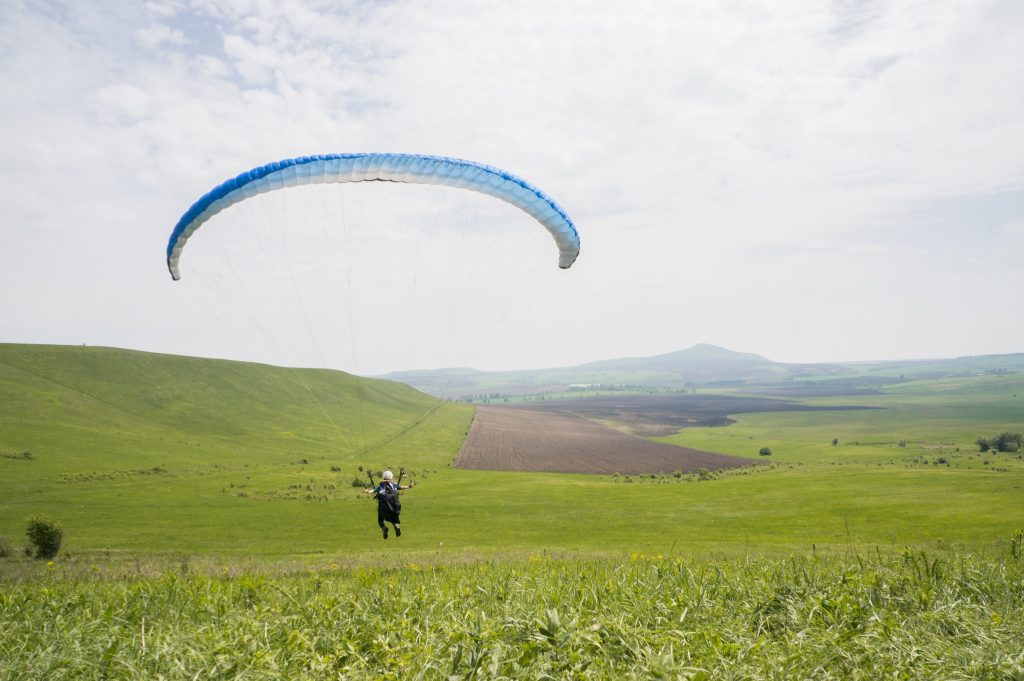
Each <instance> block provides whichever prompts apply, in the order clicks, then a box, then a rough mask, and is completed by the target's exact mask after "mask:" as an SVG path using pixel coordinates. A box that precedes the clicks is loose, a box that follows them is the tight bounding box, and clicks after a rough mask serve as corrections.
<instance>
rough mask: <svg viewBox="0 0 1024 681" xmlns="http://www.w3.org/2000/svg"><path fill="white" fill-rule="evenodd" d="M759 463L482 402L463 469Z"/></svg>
mask: <svg viewBox="0 0 1024 681" xmlns="http://www.w3.org/2000/svg"><path fill="white" fill-rule="evenodd" d="M752 463H757V462H754V461H751V460H749V459H742V458H738V457H733V456H725V455H722V454H713V453H711V452H702V451H700V450H698V449H689V448H687V447H675V446H673V445H668V444H662V443H660V442H651V441H649V440H642V439H640V438H637V437H630V436H629V435H625V434H624V433H620V432H619V431H617V430H613V429H611V428H607V427H605V426H602V425H600V424H597V423H594V422H593V421H588V420H587V419H585V418H582V417H580V416H575V415H573V414H566V413H561V412H552V411H531V410H527V409H522V408H515V409H513V408H507V407H489V406H480V407H477V412H476V418H475V419H474V420H473V427H472V428H471V429H470V431H469V435H468V436H467V437H466V441H465V442H464V443H463V444H462V449H461V450H460V451H459V455H458V456H457V457H456V458H455V466H456V467H457V468H474V469H479V470H500V471H550V472H555V473H606V474H610V473H622V474H632V475H635V474H639V473H671V472H673V471H683V472H684V473H690V472H694V471H696V470H698V469H699V468H707V469H710V470H717V469H720V468H738V467H739V466H747V465H750V464H752Z"/></svg>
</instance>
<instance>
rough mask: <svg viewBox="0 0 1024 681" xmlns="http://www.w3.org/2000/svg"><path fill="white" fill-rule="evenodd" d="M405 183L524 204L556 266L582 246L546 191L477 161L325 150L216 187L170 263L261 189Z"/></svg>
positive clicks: (183, 230) (185, 227)
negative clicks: (547, 238) (210, 223)
mask: <svg viewBox="0 0 1024 681" xmlns="http://www.w3.org/2000/svg"><path fill="white" fill-rule="evenodd" d="M372 181H386V182H407V183H416V184H436V185H444V186H449V187H459V188H464V189H470V190H473V191H476V192H480V193H483V194H487V195H490V196H493V197H495V198H498V199H501V200H502V201H506V202H508V203H510V204H512V205H513V206H516V207H517V208H520V209H521V210H523V211H524V212H526V213H527V214H529V215H530V216H532V217H533V218H534V219H535V220H537V222H539V223H540V224H541V225H543V226H544V227H545V228H547V230H548V231H549V232H550V233H551V235H552V237H554V239H555V243H556V244H557V246H558V250H559V258H558V266H559V267H561V268H562V269H567V268H569V267H571V266H572V264H573V262H575V260H576V257H577V256H578V255H579V251H580V237H579V233H578V232H577V231H576V226H575V225H574V224H573V222H572V220H571V219H570V218H569V216H568V214H566V212H565V211H564V210H563V209H562V208H561V206H559V205H558V204H557V203H555V201H554V199H552V198H551V197H549V196H548V195H547V194H545V193H544V192H543V191H541V190H540V189H538V188H537V187H535V186H533V185H532V184H530V183H529V182H527V181H526V180H523V179H522V178H519V177H517V176H515V175H513V174H512V173H509V172H507V171H504V170H500V169H498V168H494V167H491V166H487V165H484V164H481V163H475V162H473V161H464V160H461V159H456V158H448V157H443V156H424V155H420V154H363V153H356V154H326V155H320V156H300V157H298V158H293V159H287V160H284V161H277V162H274V163H268V164H267V165H264V166H260V167H258V168H253V169H252V170H250V171H248V172H245V173H242V174H241V175H238V176H237V177H234V178H232V179H230V180H227V181H226V182H224V183H222V184H220V185H218V186H217V187H214V188H213V189H211V190H210V191H209V192H207V193H206V194H204V195H203V196H202V197H201V198H200V199H199V200H198V201H196V202H195V203H194V204H193V205H192V207H191V208H189V209H188V211H186V212H185V214H184V215H182V216H181V219H180V220H179V221H178V224H177V225H176V226H175V227H174V231H173V232H172V233H171V238H170V240H169V241H168V243H167V268H168V270H170V273H171V277H172V278H173V279H175V280H178V279H180V278H181V274H180V271H179V269H178V260H179V258H180V257H181V252H182V249H183V248H184V247H185V243H186V242H187V241H188V239H189V237H191V236H192V234H194V233H195V231H196V230H197V229H199V227H201V226H202V225H203V223H205V222H206V221H207V220H209V219H210V218H212V217H213V216H214V215H216V214H217V213H219V212H221V211H222V210H224V209H225V208H227V207H229V206H232V205H234V204H236V203H238V202H240V201H244V200H245V199H248V198H251V197H253V196H256V195H258V194H263V193H266V192H270V191H273V190H275V189H282V188H285V187H292V186H296V185H303V184H329V183H343V182H372Z"/></svg>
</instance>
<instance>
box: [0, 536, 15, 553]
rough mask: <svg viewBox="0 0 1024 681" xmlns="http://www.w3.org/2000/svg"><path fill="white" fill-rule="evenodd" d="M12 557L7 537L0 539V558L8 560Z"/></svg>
mask: <svg viewBox="0 0 1024 681" xmlns="http://www.w3.org/2000/svg"><path fill="white" fill-rule="evenodd" d="M13 555H14V547H13V546H11V542H9V541H7V537H0V558H10V557H11V556H13Z"/></svg>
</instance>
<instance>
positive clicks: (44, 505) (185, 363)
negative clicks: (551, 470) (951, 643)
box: [0, 345, 1024, 561]
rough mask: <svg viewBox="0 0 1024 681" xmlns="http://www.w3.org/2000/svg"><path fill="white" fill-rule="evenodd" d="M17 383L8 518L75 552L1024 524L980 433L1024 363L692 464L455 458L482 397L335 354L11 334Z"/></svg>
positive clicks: (1015, 490)
mask: <svg viewBox="0 0 1024 681" xmlns="http://www.w3.org/2000/svg"><path fill="white" fill-rule="evenodd" d="M0 401H2V403H3V405H4V408H3V410H2V414H0V454H2V456H0V537H4V538H6V540H7V541H8V542H9V543H12V544H14V545H20V544H21V543H23V533H24V527H25V519H26V517H27V516H29V515H30V514H32V513H34V512H45V513H48V514H50V515H51V516H53V517H55V518H57V519H58V520H60V521H61V522H62V523H63V524H64V526H65V529H66V539H65V543H64V547H63V548H64V550H65V551H66V552H68V553H70V554H71V555H72V556H75V555H88V554H98V553H102V554H103V555H117V554H131V555H135V554H150V555H167V554H185V555H204V556H224V557H238V556H247V557H253V556H255V557H266V558H271V559H296V558H302V557H308V558H311V559H313V558H319V557H323V558H325V559H330V560H337V559H341V560H345V561H364V560H374V559H375V556H378V555H379V554H380V552H382V551H384V550H385V548H386V550H387V552H388V553H389V554H390V555H393V554H394V553H395V552H399V553H401V554H408V555H409V556H411V557H432V559H441V560H448V559H460V560H467V559H468V560H472V559H474V558H475V557H478V556H489V555H493V554H507V555H518V554H523V555H528V554H532V553H536V552H538V551H570V552H582V553H588V554H592V553H599V554H629V553H632V552H636V551H640V552H663V553H672V554H673V555H742V554H747V553H775V554H788V553H789V552H793V551H797V552H803V551H809V550H815V551H821V550H826V551H827V550H836V549H846V548H849V547H851V546H854V547H874V546H882V547H898V548H902V547H912V548H929V547H936V546H940V547H941V546H963V547H968V548H972V549H974V548H977V549H982V548H990V547H993V546H998V545H1001V544H1005V542H1006V541H1007V539H1008V537H1010V536H1011V535H1012V534H1013V532H1015V531H1016V530H1017V529H1020V528H1022V527H1024V504H1022V503H1020V499H1021V485H1022V483H1024V460H1022V459H1021V454H1020V453H991V452H990V453H985V454H982V453H980V452H978V451H977V449H978V448H977V446H976V445H975V444H974V441H975V439H976V438H977V437H978V436H982V435H991V434H995V433H998V432H1001V431H1004V430H1015V431H1020V430H1021V429H1022V424H1024V379H1022V378H1020V377H1019V375H1016V374H1011V375H1004V376H979V377H964V378H956V379H943V380H929V381H918V382H908V383H903V384H898V385H894V386H892V387H889V388H886V389H885V390H884V392H881V393H880V394H877V395H857V396H856V397H845V398H844V397H833V398H827V399H817V400H813V401H810V400H809V402H811V403H814V404H833V405H850V404H855V405H859V406H870V407H876V409H871V410H851V411H829V412H787V413H764V414H748V415H741V416H739V417H737V420H736V423H734V424H732V425H730V426H728V427H722V428H699V429H687V430H684V431H682V432H681V433H679V434H677V435H674V436H671V437H668V438H664V439H665V440H666V441H669V442H675V443H678V444H684V445H687V446H691V447H696V448H701V449H707V450H710V451H715V452H722V453H728V454H735V455H738V456H745V457H749V458H750V459H751V462H752V464H758V465H753V466H752V467H750V468H745V469H740V470H738V471H735V472H730V473H721V474H712V475H705V476H696V475H689V476H679V477H675V476H653V477H652V476H641V477H636V476H634V477H632V478H624V477H614V476H589V475H565V474H542V473H539V474H538V473H499V472H486V471H466V470H458V469H454V468H452V467H451V466H450V462H451V461H452V460H453V458H454V456H455V454H456V452H457V451H458V448H459V446H460V444H461V441H462V438H463V436H464V434H465V433H466V432H467V430H468V428H469V426H470V423H471V419H472V417H473V408H472V407H471V406H468V405H460V404H455V403H450V402H442V401H438V400H435V399H432V398H430V397H427V396H425V395H422V394H421V393H418V392H416V391H413V390H411V389H409V388H407V387H405V386H402V385H400V384H395V383H389V382H384V381H373V380H367V379H356V378H354V377H351V376H348V375H346V374H343V373H340V372H332V371H323V370H297V369H281V368H277V367H270V366H263V365H255V364H245V363H238V362H226V361H219V360H204V359H195V358H184V357H175V356H165V355H155V354H147V353H139V352H130V351H124V350H112V349H104V348H75V347H50V346H19V345H2V346H0ZM834 438H836V439H837V440H838V444H836V445H833V444H832V440H833V439H834ZM762 447H769V448H770V449H771V451H772V454H771V456H759V455H758V452H759V450H760V449H761V448H762ZM24 452H28V453H29V454H28V456H29V457H30V458H25V456H23V453H24ZM361 467H363V468H369V469H373V470H377V471H379V470H381V469H383V468H386V467H390V468H392V469H394V470H395V471H396V472H397V471H398V469H399V468H400V467H404V468H405V469H406V470H407V478H406V480H412V481H414V482H416V484H417V486H416V488H415V489H413V490H412V491H410V492H407V493H406V494H404V495H403V496H404V499H403V504H404V511H405V512H404V514H403V518H404V526H405V529H406V532H405V534H404V535H403V537H402V538H401V540H400V541H394V540H392V541H390V542H389V543H387V544H384V543H383V542H382V541H381V538H380V536H379V534H378V531H377V528H376V522H375V510H374V504H373V502H372V500H370V499H368V498H367V497H366V496H365V495H363V494H362V488H361V487H359V486H354V483H358V484H362V482H363V481H364V480H365V473H364V472H362V471H361V470H360V468H361Z"/></svg>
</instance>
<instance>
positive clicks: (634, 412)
mask: <svg viewBox="0 0 1024 681" xmlns="http://www.w3.org/2000/svg"><path fill="white" fill-rule="evenodd" d="M513 408H518V409H528V410H531V411H554V412H560V413H566V414H575V415H578V416H583V417H585V418H588V419H594V420H596V421H605V422H614V423H615V424H619V425H622V426H623V427H625V429H626V430H628V431H629V432H631V433H633V434H636V435H640V436H645V437H658V436H664V435H671V434H673V433H676V432H678V431H680V430H682V429H683V428H692V427H695V426H725V425H728V424H730V423H732V419H730V418H729V415H730V414H750V413H754V412H767V411H836V410H848V409H875V407H862V406H856V405H849V406H828V407H820V406H811V405H806V404H800V403H799V402H791V401H789V400H782V399H775V398H766V397H734V396H731V395H627V396H622V397H585V398H580V399H573V400H545V401H543V402H530V403H528V404H524V405H516V406H515V407H513Z"/></svg>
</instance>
